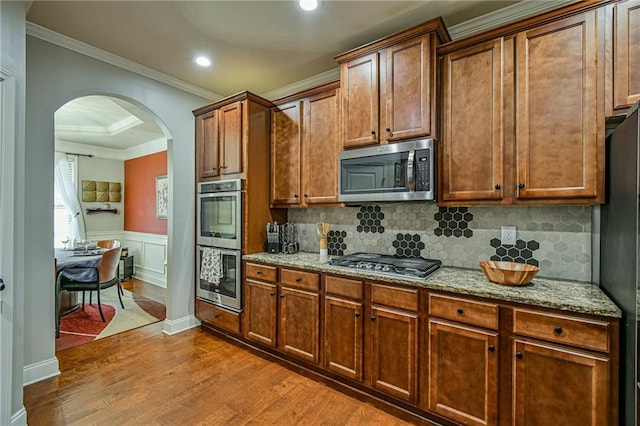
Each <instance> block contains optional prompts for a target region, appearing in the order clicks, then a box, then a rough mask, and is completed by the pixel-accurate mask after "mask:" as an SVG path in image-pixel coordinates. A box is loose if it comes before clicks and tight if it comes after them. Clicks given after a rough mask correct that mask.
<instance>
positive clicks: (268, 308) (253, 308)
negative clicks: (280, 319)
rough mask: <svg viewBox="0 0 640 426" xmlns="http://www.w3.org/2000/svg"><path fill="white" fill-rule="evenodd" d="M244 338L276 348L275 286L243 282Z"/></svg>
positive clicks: (249, 281) (250, 281) (248, 281)
mask: <svg viewBox="0 0 640 426" xmlns="http://www.w3.org/2000/svg"><path fill="white" fill-rule="evenodd" d="M244 288H245V291H246V293H247V294H246V298H245V301H246V303H245V307H246V311H247V312H246V320H247V322H246V327H245V337H246V338H247V339H249V340H253V341H256V342H259V343H262V344H264V345H267V346H271V347H275V346H276V306H277V299H276V290H277V289H276V286H275V284H267V283H263V282H258V281H253V280H245V286H244Z"/></svg>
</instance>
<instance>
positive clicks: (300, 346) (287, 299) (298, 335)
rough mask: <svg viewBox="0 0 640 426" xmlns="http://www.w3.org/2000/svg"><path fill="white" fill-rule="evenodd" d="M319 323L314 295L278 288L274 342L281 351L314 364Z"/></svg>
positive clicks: (303, 291)
mask: <svg viewBox="0 0 640 426" xmlns="http://www.w3.org/2000/svg"><path fill="white" fill-rule="evenodd" d="M319 322H320V296H319V295H318V293H317V292H310V291H305V290H300V289H296V288H291V287H285V286H282V287H281V288H280V309H279V323H278V342H279V346H280V348H281V350H282V351H283V352H285V353H288V354H289V355H293V356H295V357H297V358H300V359H303V360H305V361H308V362H312V363H314V364H315V363H317V362H318V357H319V350H318V346H319V339H320V336H319V334H320V325H319Z"/></svg>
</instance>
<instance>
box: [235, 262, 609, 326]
mask: <svg viewBox="0 0 640 426" xmlns="http://www.w3.org/2000/svg"><path fill="white" fill-rule="evenodd" d="M330 258H331V257H329V259H330ZM243 259H244V260H249V261H254V262H261V263H267V264H270V265H275V266H290V267H293V268H300V269H306V270H311V271H318V272H327V273H333V274H337V275H344V276H348V277H356V278H364V279H373V280H380V281H386V282H391V283H398V284H405V285H411V286H418V287H423V288H428V289H433V290H442V291H449V292H453V293H458V294H468V295H472V296H480V297H486V298H490V299H496V300H503V301H507V302H516V303H524V304H528V305H534V306H543V307H547V308H555V309H560V310H564V311H571V312H581V313H586V314H594V315H602V316H606V317H614V318H620V317H621V316H622V314H621V311H620V309H619V308H618V307H617V306H616V305H615V304H614V303H613V302H612V301H611V300H610V299H609V298H608V297H607V296H606V295H605V294H604V293H603V292H602V290H600V288H598V286H596V285H592V284H589V283H582V282H575V281H563V280H552V279H545V278H534V279H533V281H531V284H529V285H527V286H523V287H513V286H503V285H499V284H495V283H492V282H490V281H489V280H488V279H487V278H486V277H485V276H484V274H483V273H482V271H480V269H479V268H478V270H477V271H474V270H470V269H461V268H447V267H445V268H440V269H439V270H437V271H436V272H434V273H433V274H431V275H430V276H429V277H427V278H426V279H419V278H402V277H396V276H393V275H386V274H381V273H376V272H370V271H363V270H361V269H348V268H342V267H338V266H332V265H329V264H328V263H326V262H321V261H320V256H319V255H318V254H317V253H302V252H301V253H296V254H270V253H255V254H249V255H246V256H243Z"/></svg>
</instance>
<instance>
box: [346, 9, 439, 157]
mask: <svg viewBox="0 0 640 426" xmlns="http://www.w3.org/2000/svg"><path fill="white" fill-rule="evenodd" d="M448 40H449V35H448V34H447V32H446V30H445V29H444V25H443V23H442V21H441V20H440V19H439V18H438V19H435V20H432V21H429V22H426V23H424V24H422V25H419V26H416V27H414V28H411V29H409V30H407V31H404V32H401V33H397V34H394V35H392V36H389V37H386V38H384V39H381V40H378V41H376V42H373V43H369V44H367V45H365V46H363V47H360V48H357V49H353V50H351V51H349V52H346V53H343V54H341V55H338V56H336V58H335V59H336V61H338V62H339V63H340V80H341V92H342V111H343V113H342V131H343V136H342V139H343V144H344V148H355V147H360V146H366V145H375V144H379V143H380V144H386V143H389V142H393V141H396V140H402V139H407V138H411V137H417V136H430V135H435V134H436V132H435V127H436V118H435V117H436V115H435V111H436V109H435V105H436V103H435V101H436V96H435V91H436V90H435V88H436V86H435V79H436V71H435V68H436V67H435V62H436V56H435V47H436V46H437V45H438V44H440V43H441V42H443V41H448Z"/></svg>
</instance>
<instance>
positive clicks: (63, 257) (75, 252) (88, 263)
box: [54, 248, 105, 316]
mask: <svg viewBox="0 0 640 426" xmlns="http://www.w3.org/2000/svg"><path fill="white" fill-rule="evenodd" d="M104 251H105V249H102V248H92V249H88V250H85V249H84V248H77V249H61V248H56V249H55V279H56V280H57V278H58V275H59V274H62V276H64V277H65V278H68V279H70V280H74V281H81V282H92V281H96V280H97V279H98V270H97V267H98V266H100V260H101V259H102V253H103V252H104ZM54 286H55V281H54ZM79 307H80V303H79V302H78V292H75V291H65V290H63V291H62V293H61V294H60V315H61V316H62V315H68V314H70V313H73V312H75V311H76V310H78V308H79Z"/></svg>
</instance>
